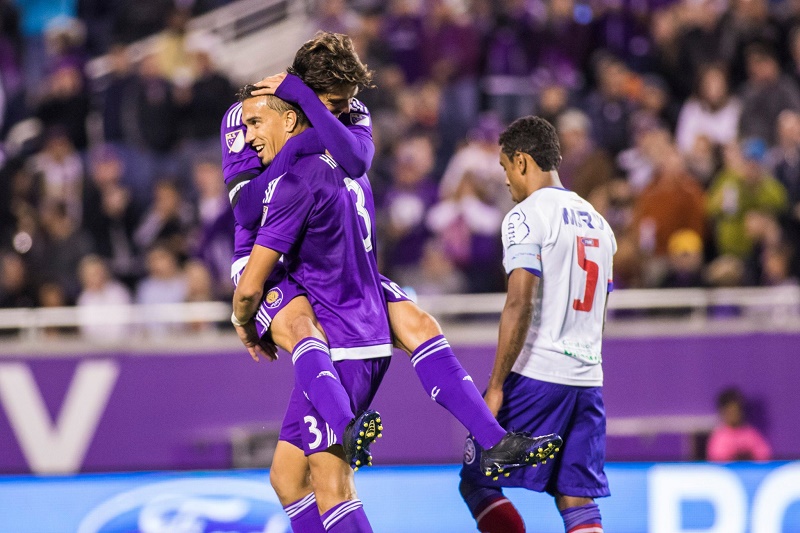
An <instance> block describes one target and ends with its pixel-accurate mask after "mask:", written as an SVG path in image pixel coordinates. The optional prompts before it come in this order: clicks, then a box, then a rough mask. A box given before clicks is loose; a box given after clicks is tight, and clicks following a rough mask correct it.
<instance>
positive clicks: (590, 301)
mask: <svg viewBox="0 0 800 533" xmlns="http://www.w3.org/2000/svg"><path fill="white" fill-rule="evenodd" d="M587 246H588V247H590V248H597V247H599V246H600V241H599V240H598V239H592V238H589V237H578V266H579V267H581V269H583V270H584V271H585V272H586V289H585V290H584V291H583V299H582V300H578V299H577V298H576V299H575V300H572V308H573V309H574V310H576V311H586V312H589V311H591V310H592V305H594V293H595V289H597V276H598V274H599V273H600V267H599V266H597V263H595V262H594V261H589V260H588V259H586V247H587Z"/></svg>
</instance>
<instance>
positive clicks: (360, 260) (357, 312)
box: [256, 130, 392, 361]
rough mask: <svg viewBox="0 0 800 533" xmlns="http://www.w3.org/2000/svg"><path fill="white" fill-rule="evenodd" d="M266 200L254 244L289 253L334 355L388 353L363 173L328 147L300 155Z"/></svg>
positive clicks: (386, 321)
mask: <svg viewBox="0 0 800 533" xmlns="http://www.w3.org/2000/svg"><path fill="white" fill-rule="evenodd" d="M310 132H311V130H307V131H306V132H303V133H301V134H300V135H298V136H297V137H296V138H301V137H303V136H305V135H306V134H307V133H310ZM263 200H264V202H265V205H264V206H263V209H262V213H263V215H262V225H261V228H260V229H259V231H258V236H257V238H256V244H259V245H261V246H265V247H267V248H270V249H272V250H276V251H278V252H281V253H282V254H284V260H285V262H286V267H287V269H288V270H289V272H290V275H291V276H292V278H293V279H294V280H295V281H296V282H297V283H298V284H299V285H301V286H302V287H304V288H305V289H306V290H307V291H308V299H309V301H310V302H311V305H312V306H313V308H314V312H315V313H316V315H317V318H318V319H319V321H320V322H321V323H322V325H323V327H324V328H325V332H326V334H327V336H328V344H329V345H330V347H331V357H332V358H333V360H337V361H338V360H342V359H368V358H374V357H384V356H389V355H391V353H392V348H391V335H390V333H389V319H388V316H387V311H386V304H385V300H384V297H383V288H382V287H381V279H380V275H379V274H378V266H377V259H376V255H375V253H374V249H375V233H374V229H373V228H374V220H375V208H374V204H373V198H372V188H371V187H370V183H369V179H368V178H367V177H366V175H364V176H362V177H360V178H357V179H352V178H350V177H348V176H347V174H346V173H345V172H344V170H342V168H341V167H339V165H338V164H337V163H336V162H335V161H334V160H333V159H332V158H331V157H330V156H328V155H325V154H316V155H309V156H303V157H301V158H300V159H299V160H298V161H297V163H296V164H294V165H293V166H292V168H291V170H289V172H287V173H285V174H282V175H280V176H278V177H276V178H274V179H272V180H271V181H270V182H269V183H268V185H267V188H266V192H265V193H264V196H263Z"/></svg>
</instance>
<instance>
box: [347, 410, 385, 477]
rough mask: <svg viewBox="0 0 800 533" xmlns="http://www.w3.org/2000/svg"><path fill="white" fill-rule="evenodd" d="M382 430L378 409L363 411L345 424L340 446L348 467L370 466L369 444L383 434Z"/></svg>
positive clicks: (354, 468)
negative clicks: (342, 448)
mask: <svg viewBox="0 0 800 533" xmlns="http://www.w3.org/2000/svg"><path fill="white" fill-rule="evenodd" d="M382 431H383V426H382V425H381V414H380V413H379V412H378V411H373V410H368V411H364V412H363V413H361V414H360V415H358V416H357V417H355V418H354V419H353V420H351V421H350V423H349V424H347V427H346V428H345V429H344V435H343V437H342V441H343V442H342V446H343V447H344V455H345V458H346V459H347V462H348V463H349V464H350V468H352V469H353V470H355V471H357V470H358V469H359V468H361V467H362V466H372V454H371V453H370V451H369V446H370V444H372V443H373V442H375V439H378V438H380V437H382V436H383V433H381V432H382Z"/></svg>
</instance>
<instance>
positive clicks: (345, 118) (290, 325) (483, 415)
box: [222, 34, 553, 521]
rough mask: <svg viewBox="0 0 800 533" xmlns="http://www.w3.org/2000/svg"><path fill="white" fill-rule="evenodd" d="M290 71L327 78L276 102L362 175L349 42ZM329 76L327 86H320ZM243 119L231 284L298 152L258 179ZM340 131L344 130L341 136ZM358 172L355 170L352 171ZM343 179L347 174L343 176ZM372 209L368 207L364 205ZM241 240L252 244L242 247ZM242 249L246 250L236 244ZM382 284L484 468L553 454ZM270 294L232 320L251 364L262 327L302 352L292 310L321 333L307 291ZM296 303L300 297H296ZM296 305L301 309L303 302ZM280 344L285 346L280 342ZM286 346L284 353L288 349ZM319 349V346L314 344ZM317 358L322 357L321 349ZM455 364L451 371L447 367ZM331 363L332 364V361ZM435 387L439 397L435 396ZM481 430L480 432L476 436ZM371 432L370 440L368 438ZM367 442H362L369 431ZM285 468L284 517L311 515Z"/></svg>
mask: <svg viewBox="0 0 800 533" xmlns="http://www.w3.org/2000/svg"><path fill="white" fill-rule="evenodd" d="M331 56H333V57H331ZM331 65H334V66H335V67H336V68H333V69H332V68H331ZM294 66H295V67H296V71H297V72H298V73H299V72H323V73H325V75H324V76H317V77H316V78H314V76H310V78H311V79H316V80H317V81H318V83H321V85H320V86H319V87H318V88H317V93H315V92H314V91H312V90H311V89H309V88H308V87H306V86H305V85H304V84H303V83H302V82H301V81H300V79H299V77H296V76H289V77H288V78H287V83H286V84H285V85H284V84H281V85H282V89H284V90H285V91H284V93H282V94H281V95H282V96H285V97H286V98H287V99H291V100H295V101H298V102H303V104H302V105H303V107H304V108H306V110H307V114H308V116H309V118H310V119H311V121H312V123H314V126H315V127H314V130H315V131H316V132H317V133H318V136H319V138H320V139H326V140H325V146H326V147H329V148H330V152H331V154H332V155H333V156H334V159H337V160H339V159H340V160H341V161H346V162H347V165H348V166H349V167H351V168H355V169H356V171H358V170H359V169H365V168H366V167H367V166H368V162H370V161H371V157H372V153H373V152H374V146H373V145H372V139H371V126H370V118H369V112H368V111H367V109H366V108H365V107H364V106H363V105H361V104H360V103H359V102H357V101H356V100H354V99H353V96H354V95H355V92H356V90H357V89H358V85H359V84H362V85H367V84H368V83H369V76H368V74H369V71H368V70H367V69H366V67H365V66H364V65H363V64H361V63H360V61H358V58H357V56H356V55H355V53H354V52H353V51H352V45H351V43H350V41H349V39H347V38H346V37H345V36H341V35H335V34H321V35H319V36H318V37H317V38H316V39H315V40H313V41H310V42H309V43H307V44H306V45H305V46H304V47H303V48H301V50H300V51H299V52H298V55H297V57H296V60H295V63H294ZM343 73H344V74H343ZM326 76H327V80H326V79H325V77H326ZM281 81H282V77H281ZM292 91H295V92H296V93H298V94H294V95H293V94H291V93H292ZM273 92H274V90H273ZM253 94H254V95H255V94H257V93H255V92H254V93H253ZM343 111H348V113H343V114H342V115H341V116H340V118H341V122H340V121H339V120H337V118H336V116H335V115H334V114H339V113H342V112H343ZM332 112H333V113H332ZM241 116H242V111H241V107H240V106H238V105H237V106H234V107H232V108H231V109H230V110H229V112H228V113H227V114H226V116H225V118H224V120H223V127H222V141H223V169H224V171H225V179H226V183H227V185H228V190H229V194H230V198H231V202H232V205H233V207H234V213H235V214H236V218H237V233H236V241H237V255H236V261H235V263H234V268H233V269H232V276H233V277H234V279H235V280H238V276H239V272H240V271H241V268H242V267H243V264H244V263H247V262H248V253H249V249H248V245H249V246H252V236H248V231H252V230H250V229H249V228H251V227H253V226H255V227H256V228H257V227H258V225H259V223H260V222H261V221H262V218H263V217H264V216H265V213H267V212H268V209H269V208H266V209H265V207H266V206H265V205H263V204H264V203H266V202H267V201H268V199H267V197H268V196H271V193H270V192H269V191H270V189H269V187H268V186H267V184H268V183H269V182H271V181H272V180H273V179H274V178H276V177H278V176H280V174H281V173H282V171H283V169H284V165H285V164H287V163H286V161H287V160H291V159H293V158H294V157H296V155H290V154H292V153H293V150H295V148H294V145H293V141H294V140H295V139H290V140H289V141H288V142H287V143H286V146H284V148H283V149H282V150H281V151H280V152H279V153H278V155H277V156H276V158H275V159H274V160H273V161H272V163H271V164H270V166H269V167H268V168H267V169H266V171H265V172H264V173H263V174H261V175H257V173H258V172H260V171H261V170H262V168H261V165H260V163H259V162H258V156H257V155H256V153H255V151H254V150H253V149H252V148H251V147H250V146H249V145H248V144H247V143H245V132H244V131H243V129H242V127H241ZM345 124H347V126H345ZM342 133H344V135H343V134H342ZM304 135H306V136H307V137H308V136H309V135H311V132H310V131H309V132H307V133H305V134H304ZM359 137H361V138H359ZM359 165H361V166H360V167H359ZM342 167H343V168H344V169H345V170H348V168H347V167H346V166H345V165H344V164H342ZM348 173H351V172H350V171H349V170H348ZM351 174H352V173H351ZM265 191H266V192H265ZM357 198H358V196H356V199H357ZM370 209H372V208H371V203H370ZM363 220H364V223H365V225H366V224H368V223H369V224H370V226H368V228H367V229H369V228H371V224H372V217H371V216H370V217H366V216H365V217H363ZM248 239H250V240H249V241H248ZM242 243H244V244H243V245H240V244H242ZM272 281H274V280H272V278H271V280H270V282H271V283H272ZM383 287H384V289H385V290H386V295H387V300H389V301H392V302H394V303H391V304H390V305H389V309H390V315H392V318H391V322H392V325H393V328H394V329H395V336H396V337H398V338H399V339H400V342H402V345H403V347H404V348H406V350H407V351H409V352H416V353H414V355H418V356H420V357H419V360H422V359H426V357H428V356H429V355H430V354H436V352H441V353H439V354H436V356H432V357H429V363H430V364H423V365H419V366H418V373H420V375H421V377H422V375H423V374H422V373H421V372H426V373H427V375H429V376H430V378H429V379H430V380H437V381H435V382H434V383H433V386H432V387H431V390H432V392H434V393H433V394H432V396H433V397H437V396H438V397H439V398H437V399H440V400H441V399H442V398H441V397H442V392H444V393H445V394H444V399H445V400H448V401H449V402H451V404H452V405H454V406H455V407H454V408H453V409H451V411H452V410H454V409H459V407H460V410H459V413H461V414H462V416H463V417H470V409H472V410H473V411H477V416H473V417H471V418H469V420H468V421H467V422H465V425H467V427H468V428H469V429H470V430H471V431H473V433H475V434H476V435H483V436H484V441H486V440H488V441H489V444H487V445H486V446H487V447H489V446H491V443H492V442H494V443H499V444H500V445H499V446H494V447H493V449H492V450H491V451H490V452H489V453H487V454H486V456H487V457H489V458H490V459H492V458H493V459H492V462H490V463H487V464H488V465H489V469H490V470H492V471H494V470H495V469H496V468H497V465H501V466H505V467H512V466H521V465H524V464H530V463H533V462H536V461H538V460H541V458H542V456H544V453H538V452H536V453H534V454H533V455H534V456H533V457H531V453H530V451H531V450H534V451H536V450H537V449H538V447H539V446H538V445H539V444H541V445H542V446H544V447H545V448H543V449H547V446H550V447H552V446H553V444H552V443H549V444H548V442H549V441H548V440H547V439H544V440H542V439H539V440H536V439H531V438H529V437H526V436H523V435H517V434H508V435H506V433H505V431H504V430H502V428H500V426H499V425H498V424H497V422H496V420H495V419H494V418H493V416H492V415H491V413H489V412H488V410H487V409H486V406H485V404H484V403H483V401H482V399H481V397H480V395H479V394H478V393H477V390H476V389H475V387H474V385H473V384H472V383H471V380H470V379H469V377H468V376H467V375H466V373H465V372H464V371H463V369H461V366H460V364H458V361H457V360H455V358H454V357H452V352H451V351H450V350H449V346H447V344H446V340H444V338H443V337H439V338H435V336H436V333H438V335H441V331H440V330H439V329H438V325H437V324H436V323H435V321H434V320H433V319H432V318H431V317H430V316H429V315H427V314H426V313H424V312H422V311H421V310H420V309H419V308H418V307H416V305H414V304H413V303H412V302H410V301H409V300H407V298H406V296H405V295H404V294H403V293H402V291H401V290H399V288H398V287H397V286H396V285H395V284H393V283H391V282H390V281H388V280H385V279H384V282H383ZM275 288H276V289H279V290H272V289H270V290H269V291H268V292H267V296H266V299H265V301H264V302H262V305H261V308H260V309H259V310H258V312H257V314H256V316H255V322H253V321H245V320H244V319H245V318H247V314H242V315H240V317H239V318H235V323H239V325H238V326H237V331H238V332H239V334H240V337H241V338H242V339H243V341H244V342H245V344H246V346H248V350H249V351H250V353H251V355H253V356H254V357H257V355H258V353H261V354H262V355H263V354H264V353H265V352H264V350H263V348H262V347H261V346H260V345H259V341H258V340H257V339H258V335H260V334H262V333H263V332H264V331H266V330H267V329H269V330H270V331H271V332H272V334H273V340H275V341H276V342H277V343H278V345H280V346H281V347H283V348H284V349H287V351H293V350H295V351H297V348H292V347H294V346H298V345H302V343H300V342H299V340H304V339H303V335H302V334H297V333H296V331H297V329H298V328H297V327H295V326H296V322H297V321H296V320H294V321H293V319H288V318H286V317H287V316H291V315H292V313H293V312H298V311H297V309H300V313H301V315H300V319H301V320H300V322H301V325H303V326H304V327H305V326H308V327H307V328H306V330H308V329H311V330H314V328H315V327H316V326H318V323H317V322H316V318H315V317H314V316H313V313H308V312H307V309H306V307H307V305H308V304H307V301H306V299H305V297H304V296H303V295H304V292H303V290H302V289H298V288H297V287H296V286H294V285H292V286H290V287H289V289H288V290H287V289H286V287H285V286H283V290H280V289H281V286H276V287H275ZM279 295H280V296H279ZM295 296H299V297H297V298H295ZM295 300H296V301H297V302H298V304H300V305H299V306H298V307H297V308H295V309H292V308H291V307H292V306H294V304H295ZM287 302H288V303H287ZM301 302H302V303H304V304H301ZM284 306H285V309H284ZM404 307H408V308H409V309H410V310H409V311H404V312H400V311H399V309H403V308H404ZM393 308H394V309H395V310H397V312H393ZM398 324H399V325H398ZM256 329H257V330H258V332H257V334H256V335H254V334H253V332H254V331H255V330H256ZM301 329H302V328H301ZM279 330H283V331H284V332H285V331H287V330H288V331H289V332H290V334H294V336H293V337H292V336H291V335H290V337H286V336H285V335H284V334H283V333H281V331H279ZM431 330H433V331H434V332H436V333H434V334H430V333H429V332H430V331H431ZM281 338H282V339H283V342H281V341H279V339H281ZM287 338H289V339H290V340H289V342H288V343H287V342H286V339H287ZM298 339H299V340H298ZM403 339H405V340H403ZM417 339H421V340H417ZM425 341H429V342H425ZM442 341H443V342H442ZM287 344H288V345H289V348H287ZM398 344H399V342H398ZM423 344H424V345H423ZM317 346H319V344H318V343H317ZM409 346H411V349H409V348H408V347H409ZM415 348H416V349H415ZM426 348H430V350H427V351H426ZM336 352H337V350H336V349H334V353H332V355H333V356H334V359H337V357H338V356H337V353H336ZM308 353H309V352H308V351H302V357H300V358H296V357H294V356H293V360H294V361H295V374H296V377H298V376H300V374H303V375H306V376H310V378H311V381H310V382H311V383H312V384H313V383H315V382H319V381H320V379H319V376H325V375H327V374H326V373H325V372H328V371H327V370H323V371H320V372H319V373H317V372H312V371H309V370H308V369H311V368H313V365H311V364H309V365H306V366H307V367H308V369H307V370H306V371H304V372H300V369H299V364H298V362H302V361H304V360H306V359H307V355H306V354H308ZM319 353H320V354H321V352H319ZM448 356H449V357H448ZM312 362H316V363H324V362H325V361H324V357H318V358H316V359H312ZM453 362H454V363H455V364H453ZM328 364H330V362H329V361H328ZM340 374H341V377H342V378H343V379H344V378H345V376H344V373H342V372H340ZM337 377H339V376H337ZM448 378H454V379H451V380H450V383H449V384H448ZM465 378H466V379H465ZM300 381H302V380H300V379H298V383H299V382H300ZM322 381H324V382H325V383H327V384H328V391H329V392H331V391H332V389H333V388H335V387H332V385H335V380H327V379H326V380H322ZM345 381H346V379H345ZM424 382H425V380H424V379H423V383H424ZM298 388H299V390H304V391H306V392H307V393H308V391H307V389H306V388H305V387H304V386H300V385H298ZM314 388H315V390H320V389H322V388H323V387H321V386H320V387H314ZM434 388H435V389H434ZM436 390H438V391H439V392H435V391H436ZM466 395H470V396H466ZM465 396H466V398H465ZM308 397H309V399H310V400H311V401H312V403H313V404H314V406H315V407H317V409H318V410H319V411H320V413H321V412H322V410H323V408H324V407H330V406H331V405H333V406H334V407H336V406H338V407H340V408H341V407H342V404H343V402H340V401H334V402H331V404H330V405H329V404H328V403H324V402H323V405H322V407H319V406H318V404H319V403H320V400H321V399H322V398H324V395H322V394H317V395H312V394H309V396H308ZM315 398H316V399H317V401H316V402H315V401H314V400H315ZM465 400H467V401H469V402H472V405H473V407H472V408H471V407H470V406H465V405H463V404H464V403H465ZM459 404H461V405H459ZM445 405H447V404H445ZM340 411H344V409H340ZM350 417H352V412H350V414H349V415H342V416H339V417H338V420H340V421H346V420H347V419H348V418H350ZM322 419H323V420H325V421H326V423H327V422H328V417H327V416H324V415H323V416H322ZM459 420H462V422H463V421H464V420H463V419H462V417H459ZM339 427H343V424H342V423H340V424H339ZM358 427H360V426H359V425H356V428H358ZM484 427H485V428H486V429H483V428H484ZM332 428H333V424H331V426H330V427H327V426H326V429H331V430H332ZM496 428H497V429H499V437H497V440H495V441H492V440H491V439H492V438H494V435H496V434H497V433H498V432H497V431H495V432H494V435H493V433H492V430H493V429H496ZM482 429H483V431H482ZM332 432H333V437H336V436H338V435H339V433H338V432H336V431H332ZM372 435H373V436H374V432H373V433H372ZM367 436H369V433H368V434H367ZM332 440H333V441H335V440H336V439H335V438H334V439H332ZM341 440H344V439H341ZM484 441H482V442H484ZM498 441H499V442H498ZM345 443H346V441H345ZM362 452H364V450H362ZM545 453H546V452H545ZM356 457H361V458H362V462H368V460H369V455H368V452H367V453H361V454H360V455H358V454H356ZM287 464H290V463H289V462H287V461H277V460H276V461H274V465H273V469H272V470H271V481H272V483H273V487H274V488H275V489H276V492H278V495H279V497H280V498H281V501H282V502H283V503H284V505H285V506H286V507H287V511H291V512H290V515H294V514H296V513H299V512H300V511H302V510H306V509H308V508H310V506H311V505H313V503H314V501H313V497H314V495H313V494H309V492H310V489H309V486H308V483H307V482H305V483H303V480H305V479H306V477H307V476H305V477H304V476H302V475H300V474H297V473H296V472H295V471H294V470H292V469H291V468H287V467H285V465H287ZM356 466H357V465H356ZM286 470H288V472H286ZM303 491H305V492H303ZM291 494H302V496H303V498H298V499H291V496H289V495H291ZM293 521H294V518H293Z"/></svg>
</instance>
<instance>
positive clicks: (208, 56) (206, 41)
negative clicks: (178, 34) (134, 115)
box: [180, 36, 236, 149]
mask: <svg viewBox="0 0 800 533" xmlns="http://www.w3.org/2000/svg"><path fill="white" fill-rule="evenodd" d="M218 46H219V43H218V42H217V41H216V40H215V39H213V38H212V37H210V36H200V37H198V38H195V39H192V40H189V41H188V42H187V50H188V55H189V57H190V58H191V59H192V64H193V66H194V71H193V73H192V77H193V81H192V82H191V85H188V86H187V87H186V94H185V100H184V101H183V103H182V106H181V110H180V118H181V122H182V126H183V130H182V135H181V137H182V138H184V139H193V140H195V141H200V142H203V141H205V142H206V143H207V144H208V143H210V144H213V145H214V147H215V149H216V148H218V147H217V142H218V139H217V137H218V136H219V117H221V116H222V115H224V114H225V111H227V110H228V106H230V102H231V97H232V95H233V94H234V93H235V92H236V91H235V89H234V88H233V85H232V84H231V82H230V80H229V79H228V77H227V76H225V75H224V74H222V73H221V72H220V71H219V69H218V67H217V65H216V64H215V62H214V50H215V47H218Z"/></svg>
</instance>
